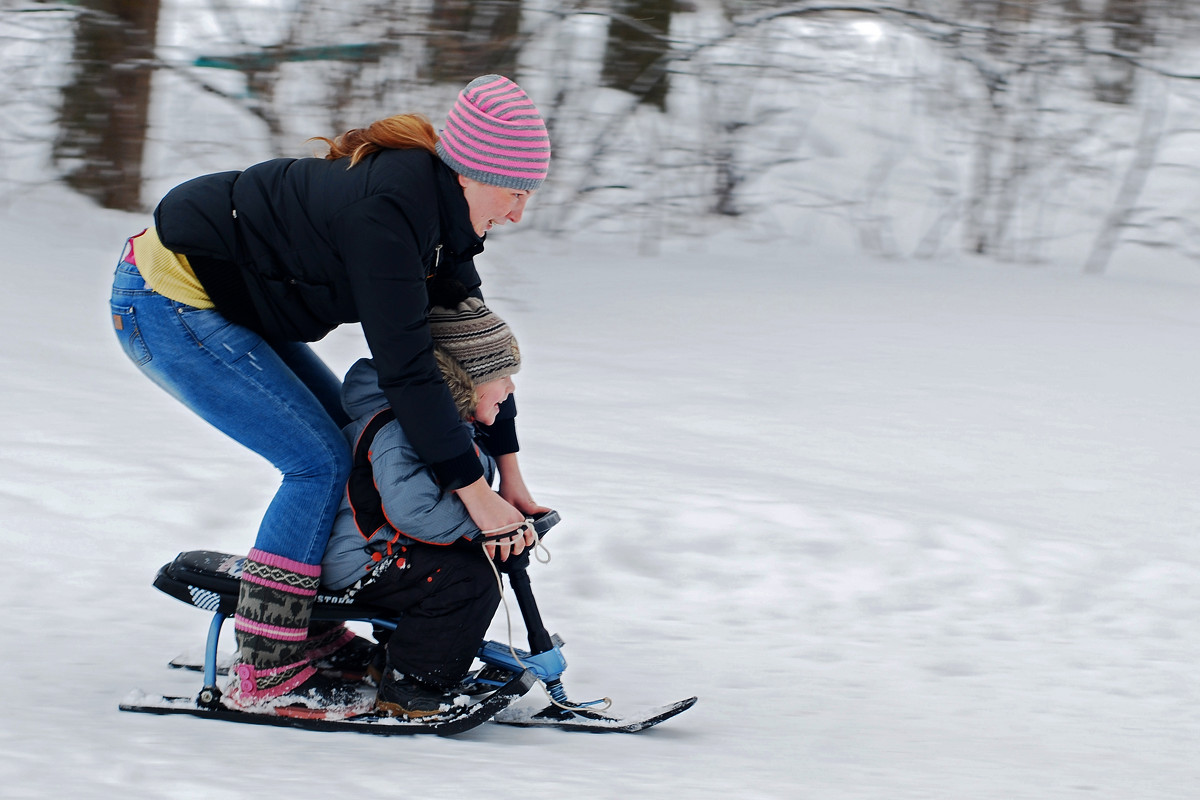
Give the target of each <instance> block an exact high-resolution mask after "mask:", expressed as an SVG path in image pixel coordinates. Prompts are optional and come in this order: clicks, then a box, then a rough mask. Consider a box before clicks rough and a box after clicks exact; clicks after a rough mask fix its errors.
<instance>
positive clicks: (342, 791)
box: [0, 188, 1200, 800]
mask: <svg viewBox="0 0 1200 800" xmlns="http://www.w3.org/2000/svg"><path fill="white" fill-rule="evenodd" d="M530 213H531V214H532V213H536V208H533V209H531V212H530ZM141 225H144V220H143V218H141V217H138V216H131V215H124V214H119V213H115V212H101V211H97V210H95V209H94V208H92V207H90V206H89V205H87V204H86V203H85V202H84V201H81V200H79V199H77V198H75V197H73V196H72V195H69V194H67V193H65V192H63V191H61V190H55V189H53V188H47V189H45V190H43V191H40V192H36V193H33V194H32V195H28V196H25V197H22V198H20V199H18V200H16V201H15V202H10V203H9V205H7V206H6V207H5V208H4V211H3V215H2V217H0V239H2V240H3V241H4V243H5V247H4V255H3V256H2V257H0V268H2V269H3V271H4V274H5V275H7V276H8V277H7V281H8V283H7V284H6V290H5V291H4V292H3V293H2V294H0V332H2V333H3V336H4V341H5V342H6V344H5V346H4V347H3V349H2V350H0V374H2V375H3V380H2V382H0V387H2V388H0V396H2V397H3V404H2V406H0V411H2V413H3V425H2V426H0V441H2V450H3V453H4V460H3V468H2V469H0V517H2V519H3V520H4V525H3V529H2V533H0V541H2V543H3V546H4V552H5V557H4V558H3V560H2V562H0V564H2V565H0V602H2V603H3V605H4V607H5V608H6V610H7V613H5V614H4V615H3V617H0V653H2V656H0V670H2V674H0V719H2V720H3V724H2V725H0V795H3V796H5V797H13V798H18V797H19V798H26V797H29V798H43V797H73V798H80V799H81V800H83V799H84V798H106V797H116V796H119V797H124V798H141V797H154V798H160V797H161V798H199V797H204V798H209V797H212V798H241V797H285V796H288V797H305V798H307V797H334V796H355V797H371V796H383V797H423V798H474V797H485V796H495V797H513V798H559V797H564V796H568V797H587V798H591V797H596V798H609V797H613V798H616V797H622V798H625V797H647V798H649V797H654V798H658V797H667V796H671V797H676V798H681V799H682V798H717V797H720V798H734V797H736V798H794V797H806V798H821V799H822V800H848V799H850V798H888V799H889V800H895V799H896V798H971V799H972V800H980V799H982V798H1005V799H1006V800H1011V799H1012V798H1066V797H1080V798H1139V800H1142V799H1144V798H1188V797H1194V796H1195V794H1196V791H1197V789H1196V787H1197V786H1200V766H1198V762H1197V760H1196V752H1197V748H1198V747H1200V710H1198V705H1197V700H1198V699H1200V695H1198V692H1197V689H1196V686H1197V681H1198V676H1197V664H1198V663H1200V634H1198V633H1197V631H1196V620H1197V619H1198V618H1200V537H1197V533H1200V524H1198V522H1197V520H1198V519H1200V491H1197V484H1198V483H1200V402H1198V401H1197V398H1200V348H1197V338H1198V335H1200V314H1198V313H1197V309H1198V306H1200V280H1193V281H1190V282H1189V281H1179V280H1177V281H1167V280H1163V279H1161V278H1160V279H1148V278H1141V277H1138V275H1137V274H1136V270H1131V269H1127V270H1124V271H1122V272H1119V273H1117V274H1114V275H1113V276H1110V277H1106V278H1102V279H1086V278H1083V277H1079V276H1076V275H1073V274H1066V272H1065V271H1061V270H1055V269H1054V268H1052V267H1044V268H1039V269H1028V268H1019V267H1012V266H1007V267H1004V266H992V265H987V264H984V263H977V262H968V261H963V262H960V263H939V264H912V263H905V264H900V263H865V262H863V260H862V259H861V258H853V257H851V258H847V257H845V256H840V255H838V254H835V253H831V252H821V251H819V250H816V249H814V248H809V247H805V246H803V244H801V243H798V242H789V241H788V240H787V238H786V236H773V237H770V238H769V239H764V240H760V241H754V240H750V239H746V240H739V239H738V238H737V237H735V236H732V235H729V236H726V237H715V238H710V239H707V240H704V241H696V242H694V243H692V242H688V241H671V242H666V243H664V245H663V248H662V252H660V253H659V254H658V255H656V256H654V257H640V256H634V255H631V254H630V252H629V248H628V246H627V245H626V244H625V243H620V242H612V241H605V240H603V239H596V238H591V237H588V236H587V235H586V234H581V235H580V236H578V237H575V238H573V239H570V240H555V241H545V240H543V239H541V238H540V237H538V236H532V235H514V233H512V232H509V231H500V232H499V235H497V236H495V237H494V241H493V242H492V243H491V244H490V246H489V249H488V252H487V253H486V254H485V256H484V257H483V258H482V259H481V260H480V264H481V268H482V270H483V272H484V274H485V289H486V290H487V292H488V295H489V298H490V301H491V303H492V305H493V306H494V307H495V308H496V309H497V310H498V311H499V312H500V313H501V314H502V315H503V316H505V317H506V318H507V319H508V320H509V321H510V322H511V324H512V325H513V327H514V329H515V330H516V332H517V334H518V336H519V338H520V341H521V345H522V351H523V353H524V355H525V364H526V366H525V368H524V369H523V370H522V372H521V374H520V375H519V376H518V386H519V391H518V393H519V396H520V403H521V418H520V422H521V430H522V441H523V451H522V459H523V465H524V467H525V472H526V475H527V477H528V479H529V481H530V483H531V485H532V486H533V487H534V489H535V495H536V496H537V497H538V498H539V499H540V500H541V501H542V502H544V503H546V504H548V505H552V506H554V507H556V508H558V509H559V510H560V512H561V513H562V515H563V519H564V522H563V524H562V525H560V526H559V527H558V528H556V529H555V531H554V534H553V536H552V538H551V539H550V540H549V541H548V542H547V544H548V545H549V547H550V549H551V551H552V552H553V561H552V562H551V563H550V564H549V565H547V566H541V565H536V566H535V568H534V570H533V579H534V585H535V588H536V590H537V593H538V597H539V600H540V602H541V605H542V609H543V613H544V615H545V616H546V618H547V621H548V623H549V626H550V628H551V629H552V630H554V631H557V632H558V633H560V634H561V635H562V636H563V637H564V638H565V639H566V640H567V647H566V650H565V652H566V655H567V658H568V660H569V661H570V664H571V666H570V668H569V669H568V671H567V674H566V676H565V680H566V684H567V687H568V689H569V691H570V693H571V694H572V696H573V697H575V698H577V699H590V698H593V697H598V696H602V695H609V696H611V697H612V698H613V699H614V701H615V702H616V710H618V711H620V710H622V709H634V708H637V707H642V706H648V705H655V704H658V703H661V702H666V701H669V700H674V699H678V698H681V697H685V696H688V695H691V694H697V695H699V696H700V698H701V699H700V703H699V704H698V705H697V706H696V707H695V708H694V709H693V710H691V711H689V712H688V713H686V714H685V715H683V716H681V717H679V718H677V719H675V720H673V721H671V722H669V723H667V724H664V725H663V726H661V727H660V728H658V729H655V730H653V731H649V732H646V733H644V734H639V735H636V736H586V735H572V734H567V733H562V732H556V731H526V730H520V729H510V728H500V727H498V726H484V727H483V728H480V729H478V730H476V731H474V732H472V733H469V734H467V735H464V736H461V737H458V738H455V739H438V738H414V739H407V738H399V739H396V738H391V739H379V738H375V737H364V736H355V735H351V734H316V733H309V732H301V731H292V730H282V729H270V728H258V727H251V726H235V725H230V724H223V723H216V722H209V721H202V720H194V719H187V718H169V717H153V716H145V715H133V714H122V713H119V712H118V710H117V704H118V702H119V701H120V700H122V699H123V698H124V697H125V696H126V695H127V694H128V692H129V691H130V690H131V689H133V688H135V687H140V688H143V689H146V690H150V691H159V690H162V691H172V692H187V691H192V690H194V689H195V688H197V687H198V681H197V680H196V679H195V677H194V676H190V675H188V676H185V675H180V674H178V673H173V672H170V671H168V670H167V669H166V666H165V665H166V662H167V660H168V659H170V658H171V657H172V656H175V655H177V654H178V653H179V652H181V651H184V650H189V649H190V650H195V649H196V648H198V647H199V646H200V644H201V643H202V641H203V637H204V633H205V630H206V627H207V623H208V618H207V615H206V614H203V613H200V612H198V611H196V610H195V609H192V608H190V607H187V606H184V605H183V604H181V603H178V602H176V601H174V600H172V599H170V598H168V597H167V596H166V595H163V594H160V593H158V592H156V591H155V590H154V589H153V588H152V587H151V585H150V581H151V579H152V577H153V575H154V571H155V570H156V569H157V568H158V567H159V566H160V565H161V564H162V563H164V562H165V561H167V560H169V559H170V558H171V557H173V556H174V555H175V553H176V552H178V551H180V550H185V549H199V548H207V549H223V550H229V551H238V552H241V551H244V550H245V549H246V548H247V547H248V546H249V544H250V542H251V540H252V537H253V531H254V530H255V528H256V526H257V521H258V517H259V515H260V513H261V510H262V508H263V507H264V505H265V503H266V502H267V499H268V498H269V497H270V495H271V494H272V492H273V490H274V486H275V483H276V478H275V476H274V475H273V472H272V470H271V469H270V467H269V466H267V465H266V464H264V463H260V462H259V461H258V460H257V459H256V457H254V456H253V455H251V454H249V453H248V452H246V451H243V450H242V449H241V448H239V447H238V446H237V445H235V444H233V443H231V442H229V441H227V440H225V439H223V438H222V437H221V435H220V434H218V433H216V432H215V431H212V430H211V429H209V428H207V427H206V426H205V425H204V424H203V423H202V422H199V421H198V420H197V419H195V418H194V417H192V416H191V415H190V414H189V413H188V412H186V411H185V410H184V409H182V407H180V406H178V405H177V404H176V403H175V402H174V401H173V400H171V399H170V398H168V397H167V396H166V395H165V394H163V393H162V392H160V391H159V390H157V389H156V388H154V387H153V386H152V385H151V384H150V383H149V382H148V381H147V380H145V379H144V378H142V377H141V376H139V375H138V374H137V372H136V370H135V369H134V367H133V366H132V365H131V364H129V363H128V362H126V361H125V360H124V356H123V355H122V354H121V351H120V349H119V348H118V346H117V344H116V341H115V339H114V337H113V335H112V333H111V331H109V330H108V327H109V315H108V310H107V305H106V301H107V297H108V281H109V277H110V274H111V269H112V266H113V263H114V261H115V257H116V255H117V252H118V250H119V248H120V244H121V240H122V239H123V237H124V236H126V235H128V234H129V233H131V232H134V231H135V230H136V229H138V228H139V226H141ZM319 349H320V351H321V352H322V354H323V355H324V356H325V357H326V358H327V360H329V362H330V363H331V365H332V366H334V368H335V369H338V370H342V369H345V368H346V367H348V366H349V365H350V363H352V361H353V360H354V359H355V358H356V357H358V356H359V355H360V354H361V353H362V346H361V344H360V343H359V341H358V338H357V337H356V335H355V332H354V331H353V330H343V331H339V332H338V333H337V334H336V335H335V336H333V337H331V339H330V340H328V341H326V342H324V343H322V344H321V345H320V346H319ZM503 633H504V631H503V625H502V624H499V623H498V624H497V626H496V627H495V630H494V634H495V635H496V636H502V635H503ZM226 635H227V636H229V635H231V634H230V633H227V634H226ZM228 647H229V644H228V643H227V644H226V648H228Z"/></svg>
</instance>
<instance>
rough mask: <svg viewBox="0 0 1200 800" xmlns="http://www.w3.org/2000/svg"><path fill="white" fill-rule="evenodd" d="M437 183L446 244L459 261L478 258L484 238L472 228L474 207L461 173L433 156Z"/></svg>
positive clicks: (444, 242) (443, 240) (443, 238)
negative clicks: (468, 201)
mask: <svg viewBox="0 0 1200 800" xmlns="http://www.w3.org/2000/svg"><path fill="white" fill-rule="evenodd" d="M433 163H434V176H435V177H434V183H435V185H436V187H437V195H438V210H439V211H440V212H441V218H442V244H444V245H445V246H446V247H448V248H449V249H450V252H452V253H453V254H454V255H455V256H456V257H457V258H459V259H467V258H474V257H475V256H477V255H479V254H480V253H482V252H483V237H481V236H480V235H479V234H477V233H475V229H474V228H473V227H471V207H470V206H469V205H467V198H466V197H465V196H464V195H463V191H462V186H460V185H459V183H458V174H457V173H456V172H455V171H454V170H452V169H450V168H449V167H448V166H446V165H445V164H444V163H442V160H441V159H440V158H438V157H437V156H434V157H433Z"/></svg>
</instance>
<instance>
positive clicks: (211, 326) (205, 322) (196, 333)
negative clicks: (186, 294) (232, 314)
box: [174, 303, 233, 344]
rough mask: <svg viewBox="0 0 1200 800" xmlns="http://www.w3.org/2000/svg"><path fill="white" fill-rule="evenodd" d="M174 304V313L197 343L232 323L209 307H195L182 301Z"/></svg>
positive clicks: (202, 342) (201, 342)
mask: <svg viewBox="0 0 1200 800" xmlns="http://www.w3.org/2000/svg"><path fill="white" fill-rule="evenodd" d="M174 305H175V313H176V314H178V315H179V321H180V322H182V323H183V327H184V328H186V329H187V332H188V333H190V334H191V335H192V338H193V339H195V340H196V343H197V344H204V342H205V340H207V339H208V338H210V337H211V336H213V335H214V334H217V333H220V332H221V331H223V330H225V329H226V328H228V327H229V326H230V325H232V324H233V323H232V322H230V321H229V320H228V319H226V318H225V317H224V316H223V315H222V314H221V312H219V311H215V310H213V309H211V308H196V307H195V306H189V305H185V304H183V303H175V304H174Z"/></svg>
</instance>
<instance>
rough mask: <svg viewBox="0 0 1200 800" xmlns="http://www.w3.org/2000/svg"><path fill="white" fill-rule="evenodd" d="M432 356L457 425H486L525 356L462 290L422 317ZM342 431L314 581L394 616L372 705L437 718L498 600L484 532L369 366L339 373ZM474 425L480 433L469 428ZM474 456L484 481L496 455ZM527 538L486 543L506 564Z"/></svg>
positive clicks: (523, 533) (527, 534)
mask: <svg viewBox="0 0 1200 800" xmlns="http://www.w3.org/2000/svg"><path fill="white" fill-rule="evenodd" d="M429 328H430V333H431V335H432V337H433V341H434V355H435V358H436V360H437V364H438V367H439V368H440V370H441V372H442V374H443V376H444V378H445V380H446V384H447V385H448V386H449V387H450V392H451V395H452V396H453V397H454V400H455V405H456V406H457V408H458V411H459V414H460V415H461V417H462V418H463V425H465V426H468V427H471V423H472V422H477V423H480V424H482V425H491V424H492V423H493V422H495V420H496V415H497V413H498V411H499V408H500V404H501V403H503V402H504V401H505V399H507V398H508V396H509V395H510V394H511V393H512V391H513V381H512V375H513V374H515V373H516V372H517V370H519V369H520V367H521V354H520V350H519V349H518V347H517V342H516V339H515V338H513V335H512V332H511V331H510V330H509V328H508V325H506V324H505V323H504V321H503V320H502V319H500V318H499V317H498V316H496V315H495V314H494V313H493V312H492V311H490V310H489V309H488V308H487V306H485V305H484V304H483V302H482V301H480V300H478V299H476V298H474V297H467V298H466V299H464V300H462V301H461V302H458V303H457V304H456V305H454V306H453V307H445V306H435V307H434V308H433V309H431V311H430V313H429ZM342 396H343V404H344V406H345V408H346V411H347V412H348V413H349V414H350V416H351V418H352V419H353V420H354V421H353V422H352V423H351V424H350V425H349V426H347V427H346V428H345V433H346V436H347V437H348V438H349V440H350V443H351V446H353V447H354V448H355V457H354V468H353V470H352V473H351V477H350V481H349V484H348V486H347V491H346V496H345V497H344V498H343V500H342V506H341V509H340V510H339V511H338V514H337V518H336V520H335V522H334V528H333V535H332V537H331V538H330V540H329V545H328V547H327V548H326V550H325V556H324V560H323V563H322V575H321V578H322V583H323V584H324V585H325V586H326V587H327V588H328V589H330V590H334V591H344V592H346V593H348V594H352V595H353V598H354V602H355V603H363V604H368V605H372V606H376V607H381V608H385V609H387V610H389V611H393V612H395V613H396V615H397V616H398V619H397V623H398V625H397V627H396V629H395V631H393V632H392V633H391V635H390V637H389V638H388V640H387V644H386V651H387V659H386V668H385V669H384V671H383V677H382V679H381V680H380V684H379V692H378V696H377V699H376V710H377V711H378V712H381V713H386V714H389V715H393V716H404V717H409V718H415V717H421V716H427V715H429V714H433V713H436V712H437V711H438V710H439V708H440V707H441V706H442V705H443V704H445V703H446V702H447V696H446V695H447V691H448V690H450V689H451V688H453V687H454V686H455V685H456V684H458V683H459V681H461V680H462V678H463V677H464V676H465V675H466V673H467V671H468V670H469V669H470V666H471V662H472V659H473V658H474V656H475V653H476V651H477V650H478V649H479V645H480V642H481V641H482V640H483V637H484V634H485V633H486V632H487V628H488V625H489V624H490V623H491V620H492V616H493V615H494V614H495V612H496V608H497V606H498V605H499V602H500V592H499V588H498V586H497V581H496V576H495V574H494V573H493V571H492V567H491V564H490V563H489V561H488V557H487V556H485V554H484V551H483V548H482V547H481V546H480V544H479V543H477V542H473V540H475V539H477V538H479V536H480V534H481V531H480V530H479V528H478V527H477V526H476V525H475V524H474V523H473V522H472V521H471V516H470V514H468V513H467V509H466V507H465V506H464V505H463V503H462V501H461V500H459V498H458V497H457V496H456V495H455V494H454V493H452V492H445V491H443V490H442V489H441V488H440V487H439V485H438V483H437V481H436V479H435V478H434V475H433V472H432V471H431V470H430V469H429V467H428V466H426V465H425V463H424V462H422V461H421V459H420V458H419V457H418V456H417V453H416V451H415V449H414V448H413V446H412V444H411V443H410V442H409V440H408V438H407V437H406V436H405V434H404V431H403V430H402V429H401V427H400V425H399V424H398V423H397V422H396V421H395V420H394V419H392V418H391V413H390V411H391V410H390V408H389V406H388V401H387V398H386V397H385V396H384V394H383V391H382V390H381V389H380V388H379V383H378V375H377V373H376V371H375V366H374V364H373V363H372V361H371V360H369V359H361V360H359V361H358V362H357V363H356V364H354V366H353V367H351V368H350V371H349V372H348V373H347V374H346V379H345V382H344V386H343V390H342ZM472 430H473V432H475V433H478V432H477V431H475V430H474V429H472ZM481 438H482V437H481V436H478V435H477V436H476V441H477V444H476V453H477V454H478V457H479V460H480V462H481V464H482V466H483V470H484V474H485V477H486V479H487V481H488V483H489V485H490V484H491V481H492V479H493V477H494V475H495V474H496V469H497V468H496V462H495V460H494V459H493V458H492V456H491V455H489V454H488V452H487V451H486V450H485V449H484V448H483V447H481V446H480V444H479V441H480V439H481ZM532 543H533V533H532V531H527V530H525V529H518V530H517V531H514V535H513V536H512V537H509V538H508V539H507V540H502V541H501V542H499V543H497V544H495V545H489V548H488V553H489V554H493V553H494V554H495V555H497V556H498V557H499V558H501V559H502V560H504V559H507V558H508V557H509V555H510V554H511V555H519V554H520V553H521V551H522V550H523V549H524V548H525V547H526V546H528V545H531V544H532Z"/></svg>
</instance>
